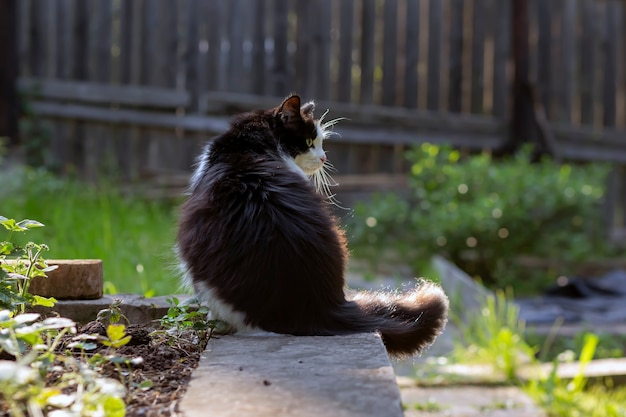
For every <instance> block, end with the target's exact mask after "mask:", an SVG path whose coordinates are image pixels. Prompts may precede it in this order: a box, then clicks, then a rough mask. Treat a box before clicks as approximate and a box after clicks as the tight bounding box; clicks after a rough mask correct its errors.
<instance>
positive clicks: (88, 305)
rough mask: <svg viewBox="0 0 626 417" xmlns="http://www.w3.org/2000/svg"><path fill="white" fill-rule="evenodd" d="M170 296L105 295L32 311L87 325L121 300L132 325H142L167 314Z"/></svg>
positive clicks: (186, 297) (180, 297) (123, 309)
mask: <svg viewBox="0 0 626 417" xmlns="http://www.w3.org/2000/svg"><path fill="white" fill-rule="evenodd" d="M175 297H176V298H178V300H179V301H180V302H181V303H183V302H185V301H186V300H188V299H189V298H191V296H190V295H186V294H179V295H175ZM168 298H170V296H167V297H166V296H162V297H152V298H146V297H143V296H141V295H137V294H116V295H105V296H103V297H101V298H97V299H95V300H60V301H59V302H57V303H56V304H55V305H54V307H51V308H47V307H40V306H38V307H34V308H33V309H32V311H34V312H36V313H40V314H42V315H47V314H51V313H53V312H54V313H58V314H60V315H61V316H62V317H68V318H71V319H72V320H74V321H76V322H78V323H83V324H84V323H87V322H90V321H92V320H95V319H96V317H97V315H98V312H99V311H100V310H103V309H106V308H109V306H111V304H113V303H114V302H115V300H121V301H122V304H121V305H120V308H121V310H122V313H123V314H124V315H125V316H126V317H127V318H128V320H129V321H130V322H131V323H134V324H140V323H147V322H150V321H152V320H158V319H160V318H161V317H163V316H164V315H165V314H167V310H168V308H169V304H168V303H167V299H168Z"/></svg>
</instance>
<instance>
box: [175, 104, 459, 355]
mask: <svg viewBox="0 0 626 417" xmlns="http://www.w3.org/2000/svg"><path fill="white" fill-rule="evenodd" d="M313 110H314V104H313V103H312V102H309V103H305V104H303V105H301V102H300V98H299V97H298V96H296V95H292V96H290V97H288V98H286V99H285V100H284V101H283V102H282V103H281V104H280V105H279V106H278V107H276V108H274V109H270V110H258V111H253V112H250V113H245V114H241V115H239V116H236V117H235V118H234V120H233V121H232V123H231V126H230V129H229V130H228V131H227V132H226V133H224V134H222V135H220V136H218V137H217V138H215V139H214V140H213V141H211V142H210V143H209V144H208V145H207V146H206V147H205V149H204V152H203V154H202V155H201V157H200V159H199V163H198V165H197V168H196V170H195V172H194V174H193V176H192V178H191V184H190V187H189V196H188V199H187V201H186V202H185V203H184V204H183V205H182V207H181V210H180V222H179V230H178V236H177V241H178V243H177V252H178V257H179V259H180V261H181V265H182V268H183V269H184V274H185V280H186V282H187V283H188V284H190V285H191V286H193V288H194V290H195V292H196V294H197V295H198V297H199V298H200V299H201V300H202V301H204V302H205V303H206V304H207V305H208V307H209V308H210V310H211V312H212V314H213V316H214V318H219V319H221V320H223V321H226V322H227V323H229V324H230V325H231V326H232V327H233V328H234V329H235V330H236V331H239V332H246V331H258V330H264V331H269V332H275V333H284V334H292V335H337V334H347V333H354V332H369V331H378V332H380V334H381V336H382V339H383V342H384V343H385V346H386V348H387V351H388V352H389V354H391V355H394V356H405V355H411V354H414V353H418V352H419V351H421V350H422V349H423V348H425V347H427V346H429V345H430V344H431V343H432V342H433V341H434V340H435V338H436V337H437V336H438V335H439V334H440V333H441V332H442V330H443V328H444V326H445V324H446V321H447V311H448V299H447V297H446V296H445V294H444V293H443V291H442V290H441V288H440V287H439V286H437V285H435V284H432V283H429V282H425V281H421V282H419V283H418V285H417V286H416V288H414V289H412V290H410V291H407V292H403V293H390V292H358V293H356V294H355V295H353V296H352V297H350V298H347V297H346V295H345V293H344V287H345V280H344V273H345V269H346V262H347V249H346V240H345V237H344V233H343V231H342V230H341V229H339V228H338V226H337V224H336V221H335V218H334V217H333V216H332V215H331V213H330V210H329V204H328V202H327V201H326V200H325V197H324V196H323V195H321V193H319V192H316V187H315V186H314V184H312V181H311V179H310V177H311V176H315V175H316V174H317V177H318V180H319V178H320V175H322V174H320V172H323V167H324V165H325V163H326V154H325V152H324V149H323V147H322V145H323V141H324V139H325V138H326V137H327V136H328V135H329V134H330V132H329V131H327V130H326V128H327V127H328V126H329V125H331V124H332V122H330V123H328V122H327V123H322V121H321V120H316V119H314V116H313ZM318 182H319V184H322V185H323V184H324V183H325V182H324V181H323V179H322V180H321V181H318ZM319 184H318V185H319ZM322 188H323V186H322Z"/></svg>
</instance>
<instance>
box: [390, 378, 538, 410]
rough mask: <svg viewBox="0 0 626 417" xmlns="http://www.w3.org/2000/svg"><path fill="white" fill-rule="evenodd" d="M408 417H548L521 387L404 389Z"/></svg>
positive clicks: (408, 387)
mask: <svg viewBox="0 0 626 417" xmlns="http://www.w3.org/2000/svg"><path fill="white" fill-rule="evenodd" d="M401 391H402V403H403V404H404V408H405V412H404V416H405V417H444V416H454V417H474V416H491V417H545V416H546V413H545V412H544V411H543V410H542V409H541V408H540V407H538V406H537V405H535V404H534V403H533V401H532V400H531V399H530V398H529V397H528V396H527V395H526V394H525V393H524V392H523V391H522V390H520V389H519V388H517V387H484V386H454V387H416V386H404V385H401Z"/></svg>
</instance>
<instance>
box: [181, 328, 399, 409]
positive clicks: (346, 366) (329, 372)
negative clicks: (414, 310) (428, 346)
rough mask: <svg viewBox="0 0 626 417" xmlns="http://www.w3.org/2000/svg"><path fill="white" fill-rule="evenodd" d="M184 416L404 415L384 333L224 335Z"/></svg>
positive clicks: (210, 350) (204, 362)
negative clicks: (382, 335) (381, 337)
mask: <svg viewBox="0 0 626 417" xmlns="http://www.w3.org/2000/svg"><path fill="white" fill-rule="evenodd" d="M180 411H182V414H183V415H184V416H185V417H204V416H207V415H211V416H216V417H230V416H232V417H235V416H237V417H246V416H254V417H270V416H271V417H282V416H285V417H286V416H289V417H313V416H315V417H317V416H334V417H357V416H359V417H368V416H371V417H374V416H376V417H379V416H387V417H400V416H402V415H403V411H402V406H401V398H400V391H399V389H398V386H397V384H396V380H395V376H394V372H393V368H392V367H391V363H390V361H389V357H388V356H387V353H386V351H385V347H384V345H383V343H382V340H381V339H380V336H379V335H378V334H375V333H365V334H356V335H350V336H286V335H273V334H267V333H264V334H258V335H235V336H222V337H219V338H214V339H211V340H210V341H209V345H208V347H207V350H206V352H205V353H204V355H203V356H202V359H201V360H200V363H199V365H198V368H197V369H196V370H195V371H194V373H193V375H192V379H191V382H190V385H189V388H188V390H187V393H186V394H185V397H184V398H183V400H182V401H181V404H180Z"/></svg>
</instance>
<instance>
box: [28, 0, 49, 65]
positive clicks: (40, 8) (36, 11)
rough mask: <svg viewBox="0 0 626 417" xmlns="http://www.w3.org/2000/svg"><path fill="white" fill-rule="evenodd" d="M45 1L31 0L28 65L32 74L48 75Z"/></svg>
mask: <svg viewBox="0 0 626 417" xmlns="http://www.w3.org/2000/svg"><path fill="white" fill-rule="evenodd" d="M44 6H45V2H44V1H43V0H31V4H30V28H29V29H30V30H29V39H30V53H29V55H28V66H29V68H30V73H31V75H33V76H35V77H43V76H45V75H46V73H45V72H46V63H47V61H48V49H47V48H46V28H47V25H46V22H47V20H46V16H45V13H44V11H45V9H46V8H45V7H44Z"/></svg>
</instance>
